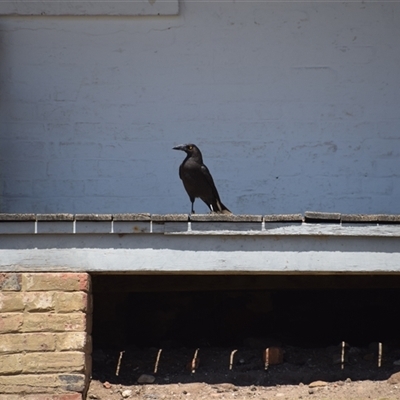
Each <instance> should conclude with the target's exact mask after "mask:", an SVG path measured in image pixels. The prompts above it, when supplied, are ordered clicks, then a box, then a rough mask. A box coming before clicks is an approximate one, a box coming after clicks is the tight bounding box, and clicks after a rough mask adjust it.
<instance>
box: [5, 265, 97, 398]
mask: <svg viewBox="0 0 400 400" xmlns="http://www.w3.org/2000/svg"><path fill="white" fill-rule="evenodd" d="M91 324H92V295H91V284H90V276H89V275H88V274H86V273H0V387H1V391H0V400H3V398H4V399H6V398H7V399H10V400H14V399H15V400H17V399H18V398H22V396H25V397H24V398H29V396H32V399H38V400H40V399H41V397H43V399H44V398H48V396H49V395H51V399H54V400H64V399H65V400H81V399H82V398H83V396H84V394H85V391H86V388H87V386H88V383H89V382H88V381H89V378H90V374H91V351H92V349H91ZM4 396H6V397H4ZM46 396H47V397H46Z"/></svg>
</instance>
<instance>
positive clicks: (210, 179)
mask: <svg viewBox="0 0 400 400" xmlns="http://www.w3.org/2000/svg"><path fill="white" fill-rule="evenodd" d="M200 170H201V172H202V174H203V176H204V177H205V178H206V181H207V183H208V184H209V185H210V187H211V189H212V191H213V194H214V196H215V197H216V198H217V199H218V200H219V194H218V191H217V188H216V187H215V183H214V179H213V177H212V176H211V174H210V171H209V170H208V168H207V167H206V166H205V165H204V164H203V165H202V166H201V168H200Z"/></svg>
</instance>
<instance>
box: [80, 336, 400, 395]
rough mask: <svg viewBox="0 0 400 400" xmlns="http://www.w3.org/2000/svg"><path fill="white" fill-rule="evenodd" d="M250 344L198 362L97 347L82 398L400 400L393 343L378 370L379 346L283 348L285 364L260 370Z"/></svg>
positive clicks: (175, 352) (209, 353)
mask: <svg viewBox="0 0 400 400" xmlns="http://www.w3.org/2000/svg"><path fill="white" fill-rule="evenodd" d="M250 344H251V343H250ZM253 344H254V346H250V347H246V348H238V349H232V348H215V347H207V346H206V345H205V346H204V348H199V350H198V353H197V356H198V360H197V362H194V360H193V357H194V355H195V352H196V349H190V348H184V347H180V348H174V347H173V346H172V347H171V348H164V349H162V350H160V349H156V348H142V349H141V348H129V349H124V350H123V352H122V353H121V352H120V351H118V350H105V349H96V350H95V351H94V352H93V379H92V381H91V384H90V388H89V391H88V395H87V398H88V399H98V400H121V399H124V398H125V399H143V400H162V399H165V400H183V399H185V400H187V399H196V400H201V399H238V400H244V399H264V400H265V399H318V400H320V399H331V400H339V399H340V400H341V399H343V400H344V399H346V400H349V399H373V400H387V399H393V400H394V399H400V373H399V374H396V373H398V372H399V371H400V361H399V360H400V347H398V346H396V345H384V346H383V348H382V352H381V361H380V364H381V365H380V366H379V359H380V357H379V345H378V343H371V344H369V345H368V346H366V347H351V346H348V345H346V347H345V348H344V353H343V352H342V351H343V348H342V345H341V344H338V345H335V346H329V347H326V348H300V347H293V346H282V347H281V349H282V353H283V362H281V363H279V364H276V365H269V366H268V368H267V369H265V364H264V360H263V354H264V350H263V349H261V348H257V343H256V341H255V342H254V341H253ZM233 350H236V352H234V353H233V358H232V351H233ZM343 357H344V359H343ZM231 361H232V363H231ZM342 361H344V363H342ZM195 364H196V365H195ZM193 366H195V368H194V370H192V367H193ZM142 380H144V382H143V383H138V381H139V382H140V381H142Z"/></svg>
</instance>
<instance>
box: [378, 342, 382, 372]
mask: <svg viewBox="0 0 400 400" xmlns="http://www.w3.org/2000/svg"><path fill="white" fill-rule="evenodd" d="M381 365H382V342H379V344H378V368H380V367H381Z"/></svg>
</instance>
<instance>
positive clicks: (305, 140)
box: [0, 0, 400, 214]
mask: <svg viewBox="0 0 400 400" xmlns="http://www.w3.org/2000/svg"><path fill="white" fill-rule="evenodd" d="M0 107H1V108H0V123H1V130H0V139H1V144H0V157H1V158H0V173H1V186H0V189H1V193H0V197H1V201H0V209H1V211H2V212H36V213H46V212H72V213H88V212H96V213H107V212H110V213H116V212H151V213H174V212H189V210H190V203H189V199H188V197H187V195H186V193H185V192H184V189H183V186H182V184H181V182H180V180H179V178H178V167H179V164H180V162H181V161H182V159H183V156H184V154H183V153H181V152H177V151H173V150H172V149H171V148H172V147H173V146H174V145H177V144H180V143H184V142H194V143H196V144H198V145H199V147H200V148H201V150H202V151H203V155H204V159H205V163H206V164H207V165H208V167H209V169H210V170H211V173H212V174H213V175H214V179H215V181H216V184H217V187H218V189H219V192H220V195H221V198H222V200H223V202H224V203H225V204H226V205H227V206H228V207H229V208H230V209H231V210H232V211H233V212H235V213H256V214H257V213H262V214H263V213H292V212H303V211H305V210H322V211H337V212H344V213H357V212H360V213H400V185H399V183H400V168H399V167H400V163H399V153H400V4H399V3H387V2H386V3H379V2H374V3H369V2H366V3H365V2H349V3H334V2H318V3H317V2H304V3H303V2H282V3H280V2H264V3H261V2H254V3H252V2H190V1H185V0H182V1H181V3H180V15H178V16H161V17H16V16H11V17H10V16H7V17H1V18H0ZM200 203H201V202H200V201H197V202H196V207H195V209H196V211H197V212H206V211H207V209H206V206H205V205H204V204H200Z"/></svg>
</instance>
